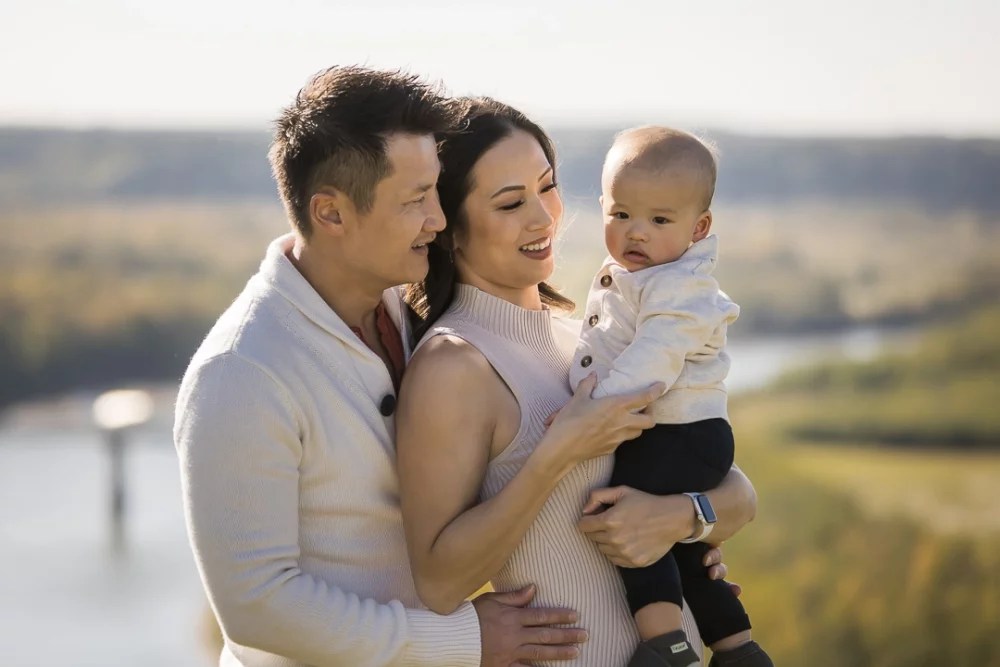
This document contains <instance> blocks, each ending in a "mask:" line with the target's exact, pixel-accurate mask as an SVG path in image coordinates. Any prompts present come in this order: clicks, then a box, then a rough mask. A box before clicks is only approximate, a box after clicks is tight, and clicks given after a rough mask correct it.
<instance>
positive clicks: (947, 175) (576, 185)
mask: <svg viewBox="0 0 1000 667" xmlns="http://www.w3.org/2000/svg"><path fill="white" fill-rule="evenodd" d="M552 134H553V137H554V139H555V141H556V143H557V145H558V148H559V151H560V168H561V177H560V180H561V182H562V185H563V189H564V192H565V194H566V197H567V199H568V200H569V201H570V202H571V203H575V202H576V201H587V202H591V201H593V198H595V197H596V196H597V194H598V192H599V188H600V165H601V161H602V159H603V157H604V152H605V150H606V149H607V147H608V145H609V144H610V142H611V139H612V137H613V135H614V130H612V129H610V128H593V129H559V128H554V129H553V132H552ZM708 138H710V139H712V140H713V141H715V142H716V144H717V145H718V147H719V150H720V152H721V169H720V178H719V188H718V196H717V201H719V202H720V203H726V204H739V203H764V204H771V203H785V202H790V201H797V200H816V199H826V200H845V201H853V202H859V201H874V200H878V201H896V202H907V203H909V204H911V205H913V206H916V207H919V208H922V209H925V210H928V211H945V210H955V209H960V208H964V209H969V210H973V211H980V212H984V213H994V212H997V211H1000V140H987V139H967V140H955V139H944V138H932V137H927V138H900V139H808V138H776V137H760V136H746V135H735V134H726V133H709V134H708ZM269 140H270V138H269V136H268V134H267V133H266V132H259V133H258V132H221V131H220V132H181V131H177V132H167V131H163V132H152V131H109V130H92V131H72V130H55V129H24V128H0V206H4V207H7V208H23V207H33V206H34V205H36V204H39V203H60V202H70V201H73V202H80V201H108V200H137V199H160V200H163V199H175V198H183V199H191V198H195V199H209V200H212V199H216V200H217V199H233V198H241V199H242V198H253V199H261V198H264V199H272V200H276V198H277V197H276V194H275V189H274V184H273V182H272V180H271V175H270V170H269V167H268V164H267V146H268V142H269Z"/></svg>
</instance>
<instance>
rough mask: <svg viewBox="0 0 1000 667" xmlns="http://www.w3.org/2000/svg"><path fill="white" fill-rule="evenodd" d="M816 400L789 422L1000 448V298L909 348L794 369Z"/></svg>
mask: <svg viewBox="0 0 1000 667" xmlns="http://www.w3.org/2000/svg"><path fill="white" fill-rule="evenodd" d="M775 391H776V392H779V393H781V394H796V395H798V397H799V399H800V401H801V399H804V398H808V399H809V407H807V408H805V409H800V410H797V411H795V413H794V416H793V417H791V418H789V419H787V428H788V430H789V431H790V432H792V433H795V434H796V435H798V436H800V437H803V438H806V439H811V440H839V441H847V442H851V441H872V442H878V443H882V444H889V445H927V446H937V445H940V444H941V443H942V442H944V443H947V444H948V445H949V446H951V447H963V446H964V447H1000V411H998V410H997V409H996V406H997V404H998V402H1000V305H998V306H994V307H990V308H986V309H984V310H982V311H980V312H977V313H975V314H974V315H972V316H970V317H968V318H966V319H963V320H961V321H960V322H958V323H953V324H951V325H948V326H942V327H940V328H939V329H937V330H935V331H934V332H933V333H931V334H929V335H928V336H927V337H926V338H925V340H924V341H923V342H922V343H921V344H920V345H919V347H918V348H917V349H916V350H914V351H910V352H896V353H893V354H888V355H886V356H884V357H880V358H878V359H874V360H871V361H867V362H854V363H843V362H841V363H829V364H823V365H820V366H817V367H814V368H808V369H804V370H800V371H795V372H792V373H789V374H788V375H786V376H785V377H783V378H782V379H781V380H779V382H778V383H777V384H776V387H775Z"/></svg>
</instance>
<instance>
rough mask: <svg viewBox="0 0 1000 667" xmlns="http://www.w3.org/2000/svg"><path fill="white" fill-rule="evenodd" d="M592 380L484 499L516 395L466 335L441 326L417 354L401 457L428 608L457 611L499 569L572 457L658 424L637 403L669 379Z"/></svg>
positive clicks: (402, 414)
mask: <svg viewBox="0 0 1000 667" xmlns="http://www.w3.org/2000/svg"><path fill="white" fill-rule="evenodd" d="M593 386H594V381H593V379H590V380H587V381H584V382H583V383H581V387H580V389H579V390H578V392H577V396H575V397H574V398H573V400H571V401H570V403H568V404H567V405H566V406H565V407H564V408H563V409H562V411H561V412H560V415H559V417H558V418H557V419H556V420H555V421H554V422H553V424H552V426H551V427H550V428H549V429H548V431H547V432H546V434H545V436H544V437H543V439H542V441H541V442H540V443H539V444H538V446H537V447H536V448H535V450H534V452H533V453H532V454H531V456H529V457H528V459H527V461H526V462H525V464H524V466H522V468H521V470H520V471H518V473H517V474H516V475H515V476H514V478H513V479H512V480H511V481H510V482H508V483H507V485H506V486H505V487H504V488H503V490H501V491H500V493H498V494H497V495H496V496H494V497H492V498H490V499H489V500H487V501H486V502H483V503H480V504H477V502H476V501H477V498H478V495H479V490H480V488H481V487H482V483H483V479H484V477H485V474H486V467H487V465H488V463H489V460H490V453H491V449H492V446H493V444H494V443H493V440H494V431H495V428H496V426H497V418H498V414H499V413H500V410H501V408H500V407H498V406H503V405H504V404H505V402H507V401H513V397H512V396H511V394H510V392H509V390H508V389H507V387H506V385H505V384H504V383H503V381H502V380H501V379H500V378H499V377H498V376H497V375H496V373H495V372H494V370H493V368H492V367H491V366H490V365H489V363H488V362H487V361H486V359H485V358H484V357H483V355H482V354H481V353H480V352H479V351H478V350H476V349H475V348H474V347H472V346H471V345H469V344H468V343H465V342H464V341H461V340H457V339H453V338H449V337H446V336H440V337H437V338H435V339H433V340H431V341H429V342H428V343H427V344H426V345H424V346H423V347H422V348H421V349H420V350H419V352H418V353H417V354H416V355H415V356H414V359H413V361H412V362H411V363H410V367H409V368H408V369H407V372H406V375H405V377H404V380H403V387H402V390H401V391H400V402H399V409H398V412H397V422H396V432H397V438H396V440H397V457H398V468H399V475H400V493H401V505H402V511H403V522H404V526H405V528H406V537H407V545H408V549H409V555H410V562H411V565H412V568H413V577H414V581H415V583H416V588H417V593H418V595H419V596H420V599H421V600H422V601H423V602H424V604H426V605H427V606H428V607H429V608H430V609H432V610H434V611H436V612H438V613H449V612H451V611H452V610H454V609H455V608H457V607H458V605H460V604H461V602H462V601H463V600H464V599H465V598H466V597H468V596H469V595H471V594H472V593H474V592H475V591H476V590H478V589H479V588H480V587H481V586H482V585H483V584H485V583H486V582H487V581H489V579H490V578H491V577H493V576H494V575H495V574H496V573H497V572H499V571H500V569H501V568H502V567H503V565H504V563H506V562H507V559H508V558H509V557H510V554H511V553H513V551H514V549H515V548H516V547H517V545H518V544H520V542H521V539H522V538H523V537H524V534H525V532H527V530H528V528H529V527H530V526H531V524H532V522H533V521H534V520H535V517H536V516H537V515H538V512H539V511H540V510H541V508H542V506H543V505H544V504H545V501H546V500H547V499H548V497H549V495H550V494H551V493H552V490H553V489H554V488H555V486H556V485H557V484H558V483H559V480H560V479H562V477H563V476H564V475H565V474H566V473H567V472H569V470H570V469H572V467H573V466H574V465H576V464H577V463H578V462H579V461H581V460H584V459H587V458H591V457H593V456H598V455H600V454H602V453H605V452H609V451H612V450H613V449H614V448H615V447H616V446H617V445H618V444H619V443H620V442H622V441H624V440H627V439H629V438H630V437H635V436H636V435H638V434H639V433H640V432H641V429H642V428H648V427H649V426H650V425H651V424H652V419H651V418H649V417H648V416H647V415H641V414H633V413H632V411H634V410H635V409H636V406H642V405H647V404H649V403H650V402H651V401H652V400H654V399H655V397H656V396H659V394H660V392H662V387H653V388H651V389H648V390H646V391H643V392H640V393H638V394H632V395H630V396H627V397H614V398H607V399H602V400H599V401H595V400H592V399H591V398H590V391H591V390H592V389H593ZM507 405H511V404H510V403H507ZM514 409H516V407H515V408H514ZM640 409H641V408H640ZM499 444H500V445H501V446H502V445H506V443H499Z"/></svg>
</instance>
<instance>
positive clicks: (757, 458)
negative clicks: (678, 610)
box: [726, 430, 1000, 667]
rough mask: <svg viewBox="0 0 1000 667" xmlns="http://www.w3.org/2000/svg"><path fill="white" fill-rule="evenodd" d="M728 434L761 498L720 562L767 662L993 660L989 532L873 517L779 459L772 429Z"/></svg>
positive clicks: (995, 614) (997, 566)
mask: <svg viewBox="0 0 1000 667" xmlns="http://www.w3.org/2000/svg"><path fill="white" fill-rule="evenodd" d="M738 435H739V436H740V448H741V449H740V450H739V452H740V453H739V454H738V456H737V460H738V462H739V464H740V465H741V467H742V468H743V469H744V470H745V471H746V472H747V474H748V475H749V476H750V478H751V479H752V480H753V481H754V485H755V487H756V488H757V490H758V494H759V496H760V500H759V507H758V518H757V519H756V520H755V521H754V522H753V523H751V524H750V525H749V526H748V527H747V528H746V529H745V530H744V532H743V533H741V534H740V535H738V536H737V537H736V538H734V539H733V540H731V541H730V542H728V543H727V544H726V560H727V562H728V563H729V564H730V566H731V568H732V573H733V574H732V576H733V579H734V580H735V581H738V582H739V583H740V584H742V585H743V587H744V590H745V593H744V598H743V600H744V603H745V605H746V607H747V610H748V612H749V613H750V616H751V619H752V621H753V624H754V630H753V633H754V637H755V638H756V639H757V640H758V641H760V642H761V643H762V645H764V646H766V647H767V650H768V652H769V653H770V654H771V655H772V657H773V658H774V660H775V663H776V664H779V665H809V666H810V667H844V666H851V667H855V666H857V667H923V666H926V667H932V666H936V665H952V666H955V667H959V666H964V665H969V666H972V665H1000V642H998V641H997V639H996V638H997V629H998V628H1000V533H996V534H992V535H985V536H983V535H976V536H964V535H942V534H938V533H935V532H934V531H933V530H932V529H931V528H930V527H929V526H927V525H922V524H921V523H919V522H917V521H914V520H911V519H909V518H904V517H901V516H899V515H891V516H888V517H886V516H876V515H873V514H872V513H869V512H868V511H867V509H868V508H865V509H862V507H861V506H860V505H859V504H858V503H857V501H856V500H855V499H853V498H851V497H850V496H847V495H845V494H843V493H838V492H836V491H834V490H831V489H830V488H828V487H826V486H823V485H817V484H815V483H814V482H813V480H812V479H811V478H810V477H807V476H803V475H802V474H801V473H800V472H798V471H797V470H796V469H795V468H793V467H791V466H789V465H787V464H786V463H785V461H784V459H785V453H786V452H787V449H786V447H781V446H775V439H774V438H775V434H774V433H772V432H768V431H767V430H764V431H759V432H757V431H749V432H748V431H742V432H739V433H738ZM847 456H849V454H848V455H847ZM899 456H900V457H905V456H906V454H903V453H900V454H899ZM901 474H902V473H901ZM997 481H1000V478H998V479H997Z"/></svg>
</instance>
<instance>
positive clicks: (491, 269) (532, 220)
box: [455, 130, 563, 293]
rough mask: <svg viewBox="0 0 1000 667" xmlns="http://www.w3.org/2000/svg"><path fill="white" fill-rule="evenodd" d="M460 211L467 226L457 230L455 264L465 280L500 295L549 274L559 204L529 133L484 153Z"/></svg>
mask: <svg viewBox="0 0 1000 667" xmlns="http://www.w3.org/2000/svg"><path fill="white" fill-rule="evenodd" d="M462 211H463V214H464V216H465V220H466V225H465V229H464V230H456V234H455V263H456V265H457V268H458V271H459V275H460V276H461V277H462V279H463V281H464V282H468V283H471V284H473V285H476V286H478V287H480V288H481V289H483V288H486V289H488V290H489V291H491V292H494V293H503V292H507V291H512V290H524V289H526V288H529V287H534V286H536V285H538V283H540V282H544V281H545V280H547V279H548V278H549V277H550V276H551V275H552V271H553V269H554V268H555V260H554V258H553V252H552V251H553V248H552V240H553V237H554V236H555V233H556V228H557V226H558V223H559V220H560V219H561V218H562V213H563V205H562V199H560V197H559V192H558V191H557V190H556V184H555V181H554V180H553V173H552V165H550V164H549V161H548V158H546V157H545V152H544V151H543V150H542V147H541V145H540V144H539V143H538V141H537V140H536V139H535V138H534V137H533V136H532V135H530V134H528V133H527V132H524V131H523V130H515V131H514V132H513V133H512V134H511V136H509V137H507V138H505V139H502V140H501V141H500V142H498V143H497V144H496V145H495V146H493V147H492V148H490V149H489V150H488V151H486V152H485V153H483V155H482V157H481V158H479V161H478V162H477V163H476V165H475V167H473V169H472V189H471V190H470V192H469V195H468V197H466V199H465V202H464V204H463V205H462ZM490 288H492V289H490Z"/></svg>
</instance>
